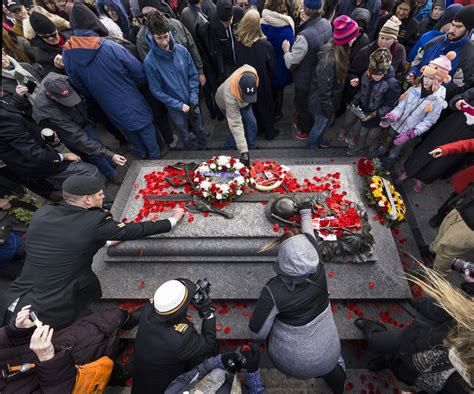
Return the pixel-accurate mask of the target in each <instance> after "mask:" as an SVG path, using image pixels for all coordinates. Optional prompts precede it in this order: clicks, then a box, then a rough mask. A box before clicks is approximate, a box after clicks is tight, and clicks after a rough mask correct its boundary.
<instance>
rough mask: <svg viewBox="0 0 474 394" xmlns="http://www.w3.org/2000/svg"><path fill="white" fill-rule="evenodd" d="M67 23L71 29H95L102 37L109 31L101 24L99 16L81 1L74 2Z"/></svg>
mask: <svg viewBox="0 0 474 394" xmlns="http://www.w3.org/2000/svg"><path fill="white" fill-rule="evenodd" d="M69 24H70V25H71V29H72V30H76V29H84V30H92V31H95V32H96V33H97V34H99V35H100V36H102V37H106V36H108V35H109V31H108V30H107V28H106V27H105V26H104V25H103V24H102V22H101V21H100V20H99V18H98V17H97V16H96V15H95V14H94V13H93V12H92V11H91V10H90V9H89V8H87V6H86V5H84V4H82V3H78V2H76V3H74V5H73V7H72V11H71V16H70V17H69Z"/></svg>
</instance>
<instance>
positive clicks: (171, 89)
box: [143, 32, 199, 111]
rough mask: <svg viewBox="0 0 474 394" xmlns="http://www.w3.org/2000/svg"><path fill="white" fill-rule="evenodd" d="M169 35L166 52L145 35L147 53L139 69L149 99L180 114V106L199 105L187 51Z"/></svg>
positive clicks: (194, 72)
mask: <svg viewBox="0 0 474 394" xmlns="http://www.w3.org/2000/svg"><path fill="white" fill-rule="evenodd" d="M169 35H170V50H169V51H166V50H164V49H161V48H160V47H159V46H158V45H156V43H155V40H154V39H153V36H152V35H151V33H149V32H148V34H147V37H146V38H147V42H148V45H149V46H150V51H149V52H148V54H147V55H146V58H145V61H144V62H143V66H144V68H145V74H146V77H147V80H148V86H149V88H150V90H151V92H152V93H153V95H154V96H155V97H156V98H157V99H158V100H159V101H161V102H162V103H163V104H165V105H166V106H167V107H170V108H173V109H175V110H178V111H181V109H182V107H183V104H190V103H197V102H198V101H199V98H198V94H199V77H198V72H197V70H196V66H195V65H194V62H193V59H192V57H191V55H190V54H189V52H188V50H187V49H186V48H185V47H183V46H182V45H180V44H177V43H176V42H175V41H174V39H173V35H172V34H171V33H169Z"/></svg>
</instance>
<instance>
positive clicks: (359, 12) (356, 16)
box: [350, 8, 370, 30]
mask: <svg viewBox="0 0 474 394" xmlns="http://www.w3.org/2000/svg"><path fill="white" fill-rule="evenodd" d="M350 17H351V19H352V20H354V21H356V22H357V23H359V22H360V21H362V22H365V23H366V27H365V29H364V30H366V29H367V28H368V27H369V23H370V11H369V10H367V9H365V8H356V9H354V11H352V13H351V15H350Z"/></svg>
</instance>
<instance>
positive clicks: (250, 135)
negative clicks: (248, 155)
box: [221, 104, 257, 149]
mask: <svg viewBox="0 0 474 394" xmlns="http://www.w3.org/2000/svg"><path fill="white" fill-rule="evenodd" d="M221 111H222V113H223V114H224V116H225V111H224V110H222V109H221ZM240 115H241V116H242V123H243V125H244V130H245V139H246V140H247V146H248V148H249V149H255V148H256V147H257V120H256V119H255V115H254V114H253V110H252V106H251V105H250V104H249V105H247V106H246V107H244V108H240ZM224 149H235V139H234V136H233V135H232V133H230V134H229V136H228V137H227V140H226V142H225V144H224Z"/></svg>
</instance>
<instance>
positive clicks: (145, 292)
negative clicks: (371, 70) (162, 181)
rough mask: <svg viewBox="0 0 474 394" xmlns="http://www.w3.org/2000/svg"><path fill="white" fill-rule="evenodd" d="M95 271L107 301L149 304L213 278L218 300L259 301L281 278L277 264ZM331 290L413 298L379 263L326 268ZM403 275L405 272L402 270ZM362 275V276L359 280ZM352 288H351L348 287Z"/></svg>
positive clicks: (338, 295)
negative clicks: (165, 287) (158, 294)
mask: <svg viewBox="0 0 474 394" xmlns="http://www.w3.org/2000/svg"><path fill="white" fill-rule="evenodd" d="M96 261H97V263H96V264H95V265H94V271H95V272H96V274H97V276H98V277H99V279H100V282H101V284H102V289H103V297H104V298H106V299H144V298H149V297H151V296H153V294H154V292H155V290H156V289H157V288H158V287H159V286H160V285H161V284H162V283H163V282H165V281H167V280H170V279H174V278H188V279H191V280H197V279H199V278H204V277H206V278H208V279H209V281H210V282H211V284H212V295H213V297H214V298H215V299H242V300H249V299H257V298H258V297H259V294H260V291H261V289H262V287H263V285H264V284H265V283H266V282H267V281H268V280H269V279H270V278H272V277H273V276H274V275H275V272H274V271H273V264H272V263H268V262H267V263H259V264H251V263H242V262H235V263H233V262H232V261H230V262H229V261H227V262H215V261H211V262H208V261H206V259H203V261H202V262H186V261H176V262H174V263H173V264H167V263H125V262H123V263H107V262H104V261H103V260H101V259H100V257H98V258H97V260H96ZM325 267H326V275H327V278H328V279H327V281H328V289H329V293H330V294H331V298H332V299H346V300H347V299H354V300H365V299H383V298H389V299H408V298H411V294H410V291H409V288H408V286H407V285H405V286H401V285H400V280H401V277H402V275H403V274H402V273H401V272H400V273H399V272H396V271H395V270H393V269H391V268H392V267H389V266H388V267H387V266H380V269H379V270H377V269H375V268H376V267H374V265H373V264H359V265H354V264H337V263H327V264H326V266H325ZM400 271H401V267H400ZM356 274H357V275H356ZM348 284H350V285H348Z"/></svg>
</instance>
